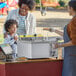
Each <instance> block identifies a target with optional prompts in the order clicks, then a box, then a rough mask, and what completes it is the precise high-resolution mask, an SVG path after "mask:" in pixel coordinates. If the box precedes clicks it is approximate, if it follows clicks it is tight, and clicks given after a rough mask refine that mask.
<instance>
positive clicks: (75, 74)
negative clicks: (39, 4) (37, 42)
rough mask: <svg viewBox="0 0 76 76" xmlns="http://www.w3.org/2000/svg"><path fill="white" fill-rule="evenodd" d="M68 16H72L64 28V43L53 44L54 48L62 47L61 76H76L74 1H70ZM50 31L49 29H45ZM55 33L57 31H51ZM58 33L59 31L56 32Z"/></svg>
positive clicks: (75, 14)
mask: <svg viewBox="0 0 76 76" xmlns="http://www.w3.org/2000/svg"><path fill="white" fill-rule="evenodd" d="M68 11H69V14H70V15H72V16H73V18H72V20H71V21H70V22H69V24H68V25H66V26H65V27H64V35H63V33H61V35H63V37H64V43H63V44H55V48H59V47H64V63H63V72H62V76H76V1H75V0H73V1H70V2H69V7H68ZM46 30H50V31H51V29H46ZM52 31H55V32H56V33H57V30H55V29H52ZM58 33H59V31H58Z"/></svg>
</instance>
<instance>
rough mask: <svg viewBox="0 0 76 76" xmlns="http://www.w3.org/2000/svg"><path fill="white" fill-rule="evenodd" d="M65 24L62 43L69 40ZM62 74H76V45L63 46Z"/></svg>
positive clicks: (75, 75)
mask: <svg viewBox="0 0 76 76" xmlns="http://www.w3.org/2000/svg"><path fill="white" fill-rule="evenodd" d="M69 41H70V38H69V36H68V33H67V26H65V27H64V43H66V42H69ZM62 76H76V46H69V47H65V48H64V62H63V72H62Z"/></svg>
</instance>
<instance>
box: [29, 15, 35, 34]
mask: <svg viewBox="0 0 76 76" xmlns="http://www.w3.org/2000/svg"><path fill="white" fill-rule="evenodd" d="M30 25H31V28H30V29H31V30H30V32H31V34H32V35H33V34H35V33H36V18H35V16H34V15H32V16H31V24H30Z"/></svg>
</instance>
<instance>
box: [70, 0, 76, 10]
mask: <svg viewBox="0 0 76 76" xmlns="http://www.w3.org/2000/svg"><path fill="white" fill-rule="evenodd" d="M69 6H70V7H72V8H73V10H74V11H76V0H72V1H70V2H69Z"/></svg>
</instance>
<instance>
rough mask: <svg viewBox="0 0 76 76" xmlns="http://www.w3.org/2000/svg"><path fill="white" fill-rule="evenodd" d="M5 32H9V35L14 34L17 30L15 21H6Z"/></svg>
mask: <svg viewBox="0 0 76 76" xmlns="http://www.w3.org/2000/svg"><path fill="white" fill-rule="evenodd" d="M4 26H5V30H6V32H9V33H10V34H13V33H16V31H17V28H18V23H17V21H16V20H13V19H10V20H7V21H6V23H5V24H4Z"/></svg>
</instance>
